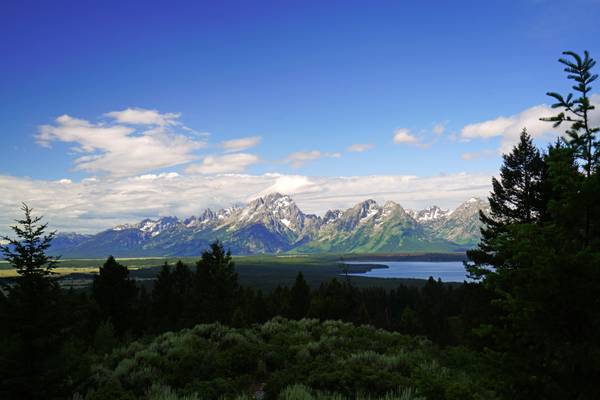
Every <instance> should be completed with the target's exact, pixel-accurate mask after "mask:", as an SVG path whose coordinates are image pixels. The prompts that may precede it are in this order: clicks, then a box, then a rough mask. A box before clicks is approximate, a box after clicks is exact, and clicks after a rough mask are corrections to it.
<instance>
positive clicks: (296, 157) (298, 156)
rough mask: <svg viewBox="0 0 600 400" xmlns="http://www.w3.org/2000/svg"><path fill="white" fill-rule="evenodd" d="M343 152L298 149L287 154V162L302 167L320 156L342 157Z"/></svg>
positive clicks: (295, 166)
mask: <svg viewBox="0 0 600 400" xmlns="http://www.w3.org/2000/svg"><path fill="white" fill-rule="evenodd" d="M341 156H342V154H341V153H337V152H336V153H323V152H321V151H319V150H312V151H297V152H294V153H291V154H289V155H288V156H287V158H286V160H285V162H287V163H289V164H291V165H292V167H294V168H300V167H301V166H303V165H304V164H306V163H308V162H310V161H314V160H318V159H320V158H340V157H341Z"/></svg>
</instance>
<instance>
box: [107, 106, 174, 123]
mask: <svg viewBox="0 0 600 400" xmlns="http://www.w3.org/2000/svg"><path fill="white" fill-rule="evenodd" d="M105 115H106V116H108V117H111V118H113V119H115V120H116V121H117V122H120V123H122V124H130V125H158V126H166V125H175V124H176V123H177V119H178V118H179V117H180V116H181V113H166V114H161V113H160V112H158V110H147V109H144V108H126V109H125V110H122V111H111V112H109V113H106V114H105Z"/></svg>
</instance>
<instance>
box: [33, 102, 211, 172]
mask: <svg viewBox="0 0 600 400" xmlns="http://www.w3.org/2000/svg"><path fill="white" fill-rule="evenodd" d="M138 111H139V112H142V111H141V110H138ZM135 112H137V111H135ZM135 112H134V113H133V114H127V119H128V120H129V121H134V120H135V121H138V123H140V124H141V123H142V121H145V122H144V124H146V123H155V124H156V125H151V126H149V127H148V129H146V130H143V131H137V130H136V129H135V128H133V127H131V126H126V125H121V124H109V125H107V124H104V123H91V122H89V121H86V120H83V119H77V118H73V117H71V116H69V115H62V116H60V117H58V118H57V119H56V123H55V124H53V125H43V126H41V127H40V128H39V131H38V134H37V135H36V140H37V142H38V144H40V145H42V146H44V147H50V145H51V143H52V142H55V141H58V142H67V143H76V144H77V146H78V147H77V148H76V151H77V153H84V154H85V155H81V156H80V157H78V158H77V159H75V169H76V170H81V171H88V172H106V173H109V174H111V175H115V176H130V175H135V174H138V173H140V172H145V171H152V170H155V169H159V168H166V167H172V166H175V165H179V164H185V163H188V162H190V161H192V160H194V159H195V158H196V157H195V156H194V154H193V152H194V151H195V150H197V149H200V148H202V147H204V146H205V142H202V141H198V140H194V139H191V138H189V137H188V136H186V135H182V134H177V133H174V132H172V131H171V130H170V129H168V128H167V127H166V126H165V125H169V122H168V121H169V118H170V117H168V115H169V114H159V116H162V117H160V118H158V119H156V115H154V111H151V112H150V114H149V115H151V116H152V117H150V116H148V117H142V116H141V115H146V114H143V113H142V114H141V115H136V114H135ZM123 118H125V117H123ZM123 118H121V120H122V119H123ZM161 118H162V119H161ZM161 124H163V125H161Z"/></svg>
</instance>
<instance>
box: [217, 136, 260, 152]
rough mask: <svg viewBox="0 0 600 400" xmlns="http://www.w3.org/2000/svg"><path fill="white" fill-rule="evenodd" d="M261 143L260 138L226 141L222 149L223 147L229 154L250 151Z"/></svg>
mask: <svg viewBox="0 0 600 400" xmlns="http://www.w3.org/2000/svg"><path fill="white" fill-rule="evenodd" d="M260 141H261V137H260V136H249V137H245V138H240V139H233V140H225V141H224V142H221V147H223V149H224V150H225V152H227V153H229V152H235V151H242V150H246V149H249V148H251V147H254V146H256V145H257V144H259V143H260Z"/></svg>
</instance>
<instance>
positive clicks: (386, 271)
mask: <svg viewBox="0 0 600 400" xmlns="http://www.w3.org/2000/svg"><path fill="white" fill-rule="evenodd" d="M345 264H355V265H356V264H360V265H365V264H368V265H381V266H382V268H373V269H371V270H370V271H367V272H364V273H357V274H350V275H352V276H363V277H367V278H414V279H429V277H430V276H433V278H434V279H436V280H437V279H438V278H439V279H441V280H442V281H444V282H463V281H465V280H468V279H467V274H466V271H465V267H464V266H463V263H462V261H347V262H345ZM385 266H387V267H388V268H385Z"/></svg>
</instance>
